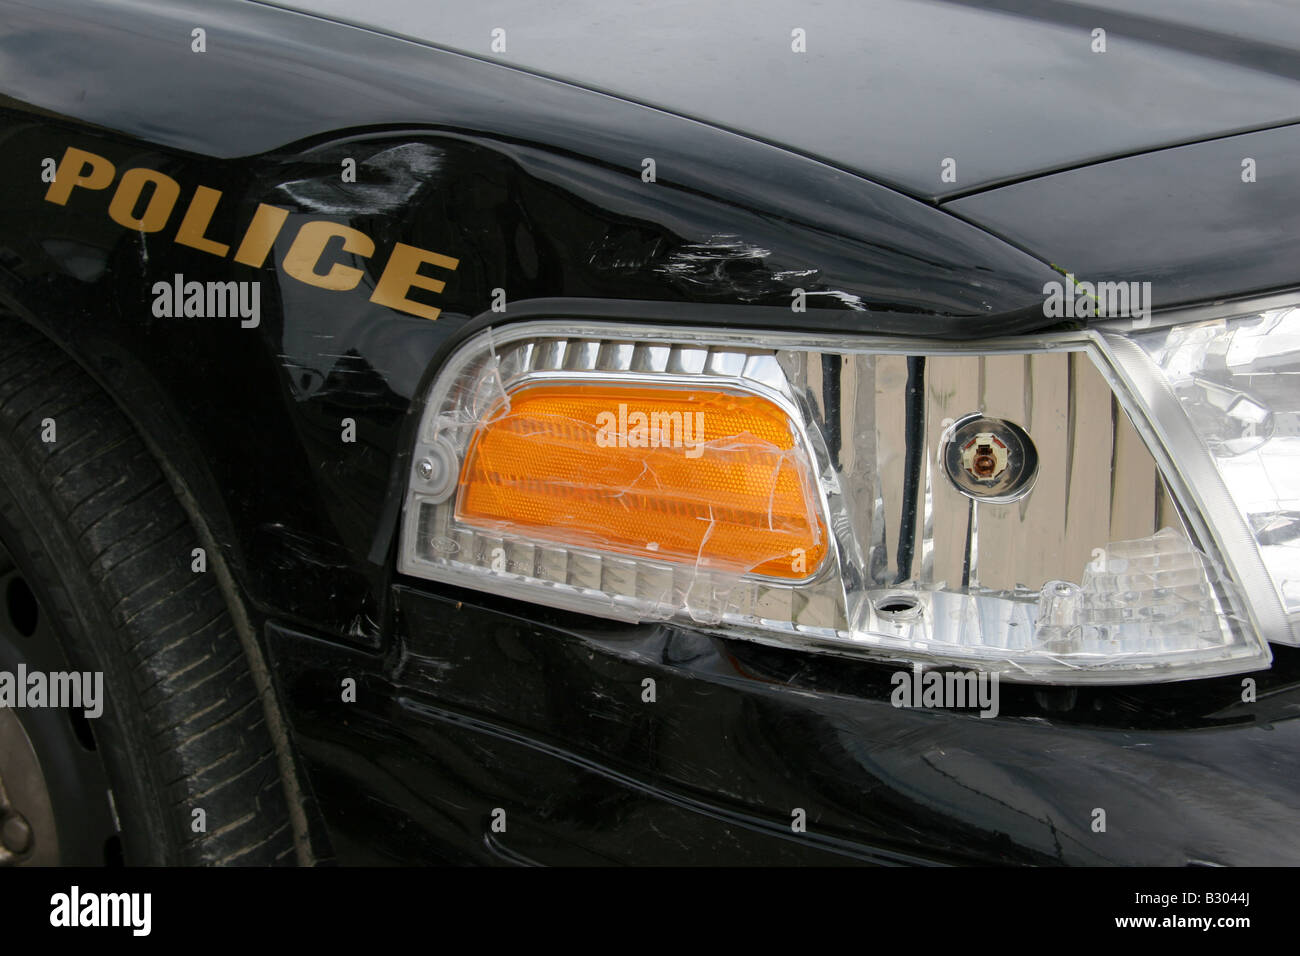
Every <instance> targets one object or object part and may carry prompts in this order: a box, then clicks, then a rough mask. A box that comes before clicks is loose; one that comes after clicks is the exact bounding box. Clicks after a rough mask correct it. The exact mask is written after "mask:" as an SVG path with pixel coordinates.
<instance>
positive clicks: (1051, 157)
mask: <svg viewBox="0 0 1300 956" xmlns="http://www.w3.org/2000/svg"><path fill="white" fill-rule="evenodd" d="M273 5H275V6H283V7H286V8H289V9H293V10H298V11H301V12H307V13H314V14H317V15H320V16H323V17H327V18H329V19H335V20H339V21H342V22H347V23H352V24H355V25H359V26H364V27H367V28H370V29H373V30H376V31H379V32H384V33H389V34H393V35H397V36H404V37H407V38H410V39H413V40H416V41H418V42H421V43H426V44H431V45H435V46H438V47H442V48H445V49H449V50H454V51H457V52H461V53H464V54H468V55H471V56H475V57H479V58H482V59H487V60H492V61H496V62H499V63H502V64H505V65H508V66H510V67H513V68H517V69H520V70H525V71H528V72H532V73H539V74H543V75H546V76H550V77H553V78H556V79H561V80H564V81H566V82H570V83H573V84H576V85H579V86H583V87H587V88H591V89H595V90H599V91H603V92H607V93H610V94H612V95H615V96H618V97H621V98H626V99H630V100H634V101H637V102H641V103H645V104H649V105H653V106H657V107H659V108H661V109H664V110H667V111H669V112H673V113H678V114H681V115H684V116H689V117H691V118H694V119H698V120H702V121H704V122H707V123H710V124H712V125H715V126H720V127H723V128H725V129H730V130H733V131H736V132H740V133H743V134H745V135H747V136H751V137H753V138H755V139H759V140H763V141H766V142H770V143H774V144H779V145H781V146H784V147H786V148H789V149H792V150H794V151H796V152H801V153H804V154H806V155H809V156H813V157H816V158H818V159H822V160H824V161H826V162H829V163H831V164H833V165H836V166H839V167H841V168H843V169H846V170H851V171H853V172H856V173H859V174H861V175H865V176H867V177H869V178H872V179H875V180H877V181H879V182H883V183H887V184H890V185H892V186H894V187H895V188H897V189H900V190H902V191H904V192H906V193H909V194H911V195H913V196H917V197H920V198H924V199H931V200H937V199H941V198H952V197H954V196H957V195H961V194H966V193H970V192H975V191H978V190H981V189H984V188H987V187H989V186H992V185H996V184H1000V183H1006V182H1011V181H1016V180H1021V179H1026V178H1030V177H1033V176H1037V175H1041V174H1043V173H1047V172H1052V171H1057V170H1062V169H1068V168H1072V167H1076V166H1081V165H1085V164H1088V163H1093V162H1097V161H1099V160H1103V159H1111V158H1115V157H1119V156H1124V155H1131V154H1136V153H1141V152H1145V151H1148V150H1151V149H1155V148H1159V147H1164V146H1170V145H1175V144H1182V143H1192V142H1196V141H1199V140H1204V139H1210V138H1214V137H1217V136H1222V135H1226V134H1230V133H1239V132H1246V131H1250V130H1256V129H1263V128H1267V127H1271V126H1278V125H1283V124H1286V123H1289V122H1294V121H1296V120H1297V119H1300V8H1297V7H1296V6H1295V5H1294V3H1292V2H1291V0H1252V2H1250V3H1225V2H1222V0H1148V2H1146V3H1144V4H1143V5H1142V7H1141V12H1140V13H1133V12H1129V10H1128V9H1127V7H1128V6H1129V4H1128V3H1127V0H1094V2H1091V3H1088V4H1077V3H1069V2H1059V0H978V2H976V0H870V2H864V0H824V2H822V3H819V4H817V5H816V6H810V7H808V8H800V9H796V8H793V7H791V6H790V5H789V4H788V3H786V2H785V0H710V2H707V3H701V2H698V0H685V2H662V3H655V4H639V5H635V6H633V5H630V4H629V5H621V4H610V3H608V2H606V0H554V2H549V3H532V2H525V0H479V2H477V3H473V4H461V3H438V4H430V3H428V2H427V0H388V2H383V3H372V4H360V5H358V4H357V3H355V0H288V2H285V3H275V4H273ZM796 30H801V31H803V37H804V42H805V44H806V52H803V53H796V52H793V50H792V46H794V45H795V43H796V41H795V40H794V39H792V37H793V36H794V32H795V31H796ZM1098 30H1101V31H1105V34H1104V39H1105V49H1104V52H1100V51H1099V49H1096V50H1095V49H1094V48H1099V47H1100V43H1099V40H1100V39H1101V37H1102V35H1101V34H1098V33H1095V31H1098ZM498 31H500V32H498ZM494 41H495V49H494ZM946 161H947V162H946ZM945 173H946V175H945Z"/></svg>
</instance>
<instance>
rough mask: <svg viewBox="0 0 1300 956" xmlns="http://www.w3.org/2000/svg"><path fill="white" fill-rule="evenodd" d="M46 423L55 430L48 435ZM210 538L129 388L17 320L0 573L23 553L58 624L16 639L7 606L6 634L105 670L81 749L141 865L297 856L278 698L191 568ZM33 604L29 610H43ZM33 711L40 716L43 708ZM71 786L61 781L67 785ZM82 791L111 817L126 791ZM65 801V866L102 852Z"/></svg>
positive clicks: (33, 583)
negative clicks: (118, 395) (280, 747)
mask: <svg viewBox="0 0 1300 956" xmlns="http://www.w3.org/2000/svg"><path fill="white" fill-rule="evenodd" d="M47 419H53V421H54V427H55V438H56V440H55V441H54V442H53V443H47V442H46V441H44V440H43V437H42V422H43V421H45V420H47ZM199 546H200V545H199V541H198V536H197V534H196V532H195V531H194V528H193V526H192V525H191V523H190V522H189V520H188V518H187V516H186V514H185V512H184V510H183V509H182V508H181V506H180V504H179V503H178V502H177V500H176V498H175V496H174V494H173V492H172V489H171V487H170V486H169V485H168V483H167V481H166V479H165V477H164V475H163V473H162V471H161V470H160V468H159V466H158V464H157V462H156V461H155V460H154V459H153V458H152V456H151V455H150V452H149V450H148V448H147V447H146V446H145V444H144V443H143V441H142V440H141V439H140V437H139V436H138V435H137V434H136V432H135V431H134V429H133V428H132V426H131V424H130V422H129V421H128V420H127V419H126V418H125V416H124V415H123V414H122V413H121V411H120V410H119V409H118V408H117V407H116V406H115V405H114V403H113V402H112V400H111V399H109V397H108V396H107V395H106V394H105V393H104V392H103V391H102V390H101V389H100V388H99V387H98V386H97V385H96V384H95V383H94V382H93V381H92V380H91V379H90V378H89V377H88V376H86V374H85V373H84V372H83V371H82V370H81V369H80V368H78V367H77V366H76V365H75V364H74V363H73V362H72V361H71V360H70V359H69V358H68V357H67V356H66V355H64V354H63V353H62V352H61V351H60V350H59V349H58V348H56V347H55V346H54V345H52V344H51V343H50V342H48V341H47V340H46V339H44V338H43V337H42V336H40V335H39V334H38V333H36V332H35V331H34V330H32V329H30V328H28V327H27V326H25V325H23V324H22V323H19V322H17V321H16V320H13V319H10V318H4V317H0V576H3V574H4V572H5V570H6V569H5V568H4V567H3V565H4V564H8V565H9V569H8V570H9V576H10V578H21V583H20V585H13V586H14V587H20V588H29V589H30V594H31V596H32V597H33V598H34V600H35V604H36V606H37V608H38V613H39V614H40V615H41V616H42V631H40V632H38V633H36V634H32V631H33V628H32V626H31V621H30V620H26V621H23V622H20V623H22V624H23V625H24V626H23V627H22V628H21V630H22V632H23V633H21V634H18V635H17V636H14V632H15V627H14V624H15V622H14V621H10V622H9V624H10V626H9V627H8V628H7V629H6V628H5V627H4V626H3V625H4V622H5V618H4V615H5V611H6V607H5V604H3V603H0V651H2V650H3V649H4V645H5V643H6V640H7V642H8V643H9V644H11V645H16V653H18V654H19V655H24V654H25V655H26V656H29V657H32V658H39V657H40V655H39V654H36V653H34V652H35V650H36V648H31V647H29V648H28V651H31V652H32V653H28V652H27V651H24V641H29V640H32V639H36V640H37V641H40V640H47V641H48V640H54V641H57V642H58V644H59V650H61V652H62V653H63V655H64V656H65V657H66V659H67V660H68V661H69V662H70V665H71V667H72V669H74V670H78V671H101V672H102V673H103V675H104V678H103V680H104V697H105V698H106V702H105V704H104V712H103V715H102V716H101V717H99V718H98V719H97V720H91V721H87V722H86V723H88V724H90V725H91V732H92V734H93V740H90V741H87V740H85V739H84V738H85V737H86V734H85V730H84V727H83V728H81V735H82V738H83V739H82V748H83V750H93V751H94V752H95V754H96V759H98V760H100V761H101V762H102V765H103V768H104V770H105V771H106V772H107V779H108V781H109V782H110V783H111V786H112V796H111V809H110V814H109V819H112V813H113V812H115V813H116V819H117V820H118V821H120V847H121V855H122V857H123V860H124V862H126V863H127V864H146V865H154V864H168V865H175V864H179V865H191V864H234V865H266V864H279V863H292V862H293V861H294V840H293V832H292V828H291V825H290V817H289V812H288V802H287V800H286V797H285V791H284V788H283V786H282V782H281V776H280V771H279V763H278V761H277V755H276V752H275V749H274V747H273V744H272V738H271V734H270V732H269V731H268V727H267V723H266V716H265V712H264V710H263V702H262V700H261V699H260V698H259V696H258V693H257V690H256V687H255V684H254V681H253V679H252V676H251V675H250V672H249V667H248V661H247V658H246V656H245V654H244V651H243V647H242V645H241V643H240V640H239V637H238V634H237V632H236V630H235V626H234V623H233V621H232V619H231V617H230V614H229V611H228V608H227V606H226V603H225V601H224V599H223V597H222V595H221V592H220V590H219V588H218V585H217V582H216V581H215V579H214V575H213V573H212V571H211V570H209V571H208V572H206V573H195V572H194V571H193V570H192V569H191V563H192V560H193V558H192V552H193V549H195V548H197V547H199ZM6 558H7V560H6ZM18 593H20V594H25V593H26V592H24V591H21V590H20V591H19V592H18ZM11 603H12V602H11ZM21 604H22V602H20V605H21ZM30 604H31V602H30V601H27V602H26V605H27V606H26V607H23V606H20V607H19V608H18V609H17V613H20V614H23V615H26V616H27V617H28V618H30V616H31V614H32V613H33V612H32V610H31V607H30ZM10 611H11V612H13V611H14V609H13V608H10ZM6 634H8V635H9V637H8V638H6ZM43 635H44V636H43ZM46 650H47V651H48V650H50V648H46ZM45 659H47V660H48V659H49V657H48V655H46V658H45ZM28 666H29V667H34V666H35V665H33V664H29V665H28ZM0 668H3V664H2V663H0ZM17 713H18V715H19V717H20V719H22V720H24V721H28V722H32V721H35V720H36V719H37V718H38V717H40V715H39V714H37V713H36V712H35V711H28V712H23V711H18V712H17ZM65 722H67V723H69V725H71V722H68V721H65ZM35 731H40V728H38V727H36V726H35V724H34V723H33V724H32V726H31V727H29V733H28V736H29V737H30V738H31V739H32V740H33V742H34V743H35V742H36V741H37V738H38V737H40V736H42V735H43V736H44V738H45V739H46V740H47V743H46V745H45V746H46V747H47V748H49V747H51V746H53V745H51V744H49V743H48V739H49V734H48V733H47V732H44V731H41V732H40V733H36V732H35ZM36 749H37V753H38V757H39V758H40V760H41V764H42V766H43V767H50V768H53V771H54V772H55V773H58V772H60V771H59V769H58V768H59V767H60V766H66V765H68V762H67V761H66V760H64V759H63V757H64V755H62V754H61V753H57V752H47V753H45V754H41V753H40V745H39V744H37V747H36ZM57 749H58V748H57V747H55V750H57ZM92 777H93V775H88V776H87V779H91V778H92ZM68 786H69V781H68V780H67V779H53V780H50V781H49V790H50V792H51V794H52V795H56V794H57V792H58V791H60V790H67V789H68ZM85 787H86V788H90V787H91V785H89V784H87V785H85ZM74 789H75V788H74ZM78 799H80V800H81V801H83V806H82V808H81V812H82V813H83V814H84V815H85V816H86V817H87V818H94V817H95V816H96V815H97V814H98V813H99V804H100V803H104V802H109V799H110V798H108V796H107V795H106V794H104V793H102V792H101V793H96V792H93V790H92V792H84V793H81V794H79V795H78ZM59 802H60V801H59V800H58V799H55V800H54V803H55V817H56V821H57V828H58V832H59V835H60V839H59V842H60V845H61V846H66V847H68V852H66V853H64V854H63V857H64V858H63V860H62V862H74V861H75V862H86V861H85V860H84V854H80V855H79V854H78V853H74V852H72V848H74V847H79V846H80V847H84V846H85V844H86V838H85V837H86V835H85V834H84V833H79V832H78V830H79V828H81V827H82V826H83V824H82V822H81V821H79V820H78V819H75V818H72V819H70V818H69V816H68V814H69V811H68V809H67V807H66V803H67V801H66V800H64V801H63V802H64V804H65V807H64V810H63V812H62V814H60V810H59ZM92 810H93V811H94V812H93V813H92V812H90V811H92ZM196 810H202V811H203V816H204V822H205V824H206V826H205V829H204V830H203V831H202V832H196V828H195V825H194V824H195V821H196V819H197V815H196V814H195V812H194V811H196ZM71 812H72V813H74V814H75V813H76V807H75V806H74V807H73V809H72V811H71ZM60 816H61V817H62V818H61V819H60ZM91 842H92V843H93V842H94V838H93V835H92V838H91ZM109 843H112V838H111V837H110V840H109ZM107 855H108V856H109V857H110V858H111V857H112V856H113V853H112V852H108V854H107Z"/></svg>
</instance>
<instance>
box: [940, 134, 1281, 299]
mask: <svg viewBox="0 0 1300 956" xmlns="http://www.w3.org/2000/svg"><path fill="white" fill-rule="evenodd" d="M1246 159H1251V160H1253V161H1254V168H1253V177H1254V181H1253V182H1246V181H1244V180H1243V178H1242V177H1243V174H1244V173H1246V170H1245V169H1243V166H1242V162H1243V160H1246ZM944 208H945V209H948V210H949V211H951V212H954V213H956V214H957V215H959V216H964V217H966V218H968V219H970V220H971V221H973V222H976V223H978V224H979V225H981V226H984V227H985V228H987V229H990V230H992V231H993V232H996V233H998V234H1000V235H1003V236H1005V237H1006V238H1008V239H1009V240H1011V241H1012V242H1015V243H1017V244H1018V245H1020V246H1022V247H1024V248H1029V249H1033V250H1034V251H1035V252H1037V253H1038V254H1040V255H1042V256H1043V257H1044V258H1046V259H1047V260H1048V261H1049V262H1053V263H1055V264H1056V265H1058V266H1059V267H1060V268H1061V269H1062V270H1069V271H1071V272H1073V273H1074V274H1075V275H1076V276H1077V277H1079V278H1080V279H1087V280H1089V281H1093V282H1105V281H1125V282H1150V283H1151V298H1152V301H1153V303H1154V305H1155V306H1156V307H1157V308H1160V307H1165V306H1172V305H1180V304H1187V303H1194V302H1199V301H1203V300H1206V299H1219V298H1227V297H1229V296H1233V295H1244V294H1247V293H1255V292H1260V291H1262V290H1266V289H1283V288H1288V287H1293V286H1295V285H1296V284H1297V282H1300V267H1298V266H1297V264H1298V263H1300V229H1297V228H1296V220H1295V211H1296V210H1297V209H1300V127H1297V126H1288V127H1286V128H1284V129H1275V130H1266V131H1263V132H1258V133H1249V134H1247V135H1244V136H1231V137H1228V138H1226V139H1220V140H1216V141H1214V142H1212V143H1201V144H1199V145H1196V146H1184V147H1180V148H1176V149H1166V150H1161V151H1159V152H1154V153H1148V154H1146V155H1144V156H1133V157H1129V158H1127V159H1118V160H1115V161H1113V162H1109V163H1101V164H1099V165H1097V166H1089V167H1087V168H1085V169H1075V170H1070V171H1069V172H1064V173H1057V174H1056V175H1054V176H1046V177H1044V178H1042V179H1035V180H1033V181H1031V182H1025V183H1017V184H1016V185H1013V186H1005V187H1003V188H1001V189H994V190H991V191H989V192H985V193H980V194H979V195H978V196H970V197H967V198H965V199H958V200H956V201H955V202H951V203H947V204H946V205H945V206H944Z"/></svg>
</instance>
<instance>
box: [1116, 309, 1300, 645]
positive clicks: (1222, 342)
mask: <svg viewBox="0 0 1300 956" xmlns="http://www.w3.org/2000/svg"><path fill="white" fill-rule="evenodd" d="M1131 338H1132V340H1133V341H1134V342H1136V343H1137V344H1138V345H1139V346H1141V348H1142V349H1143V351H1144V352H1146V354H1147V355H1148V356H1149V357H1150V359H1151V361H1152V362H1153V363H1154V364H1155V365H1156V366H1157V367H1158V368H1159V369H1160V371H1161V373H1163V375H1164V376H1165V378H1166V380H1167V381H1168V384H1169V386H1170V387H1171V388H1172V389H1173V392H1174V394H1175V395H1176V396H1177V398H1178V401H1179V403H1180V405H1181V406H1182V409H1183V411H1184V413H1185V414H1186V415H1187V417H1188V419H1189V420H1190V422H1191V424H1192V427H1193V428H1194V429H1195V431H1196V434H1197V435H1198V437H1199V438H1200V440H1201V441H1202V442H1203V443H1204V446H1205V449H1206V450H1208V451H1209V453H1210V455H1211V456H1212V457H1213V460H1214V463H1215V466H1216V467H1217V469H1218V472H1219V474H1220V475H1221V476H1222V479H1223V482H1224V485H1225V486H1226V487H1227V490H1228V493H1229V495H1230V496H1231V498H1232V500H1233V502H1234V503H1235V504H1236V506H1237V508H1238V509H1239V510H1240V513H1241V515H1242V516H1243V517H1244V518H1245V520H1246V522H1247V524H1248V525H1249V527H1250V530H1251V532H1252V533H1253V534H1254V537H1255V540H1256V543H1257V547H1258V552H1259V555H1260V556H1261V557H1262V559H1263V562H1264V565H1265V567H1266V568H1267V570H1268V574H1269V576H1270V578H1271V579H1272V582H1273V585H1274V587H1275V588H1276V590H1277V594H1278V597H1279V598H1280V600H1281V602H1282V604H1283V606H1284V608H1285V610H1286V612H1287V613H1288V614H1289V615H1298V614H1300V309H1297V308H1282V309H1274V310H1270V311H1267V312H1262V313H1257V314H1253V315H1246V316H1241V317H1239V318H1232V319H1219V320H1214V321H1209V322H1199V323H1196V324H1191V325H1177V326H1173V327H1171V328H1165V329H1159V330H1154V331H1149V332H1143V333H1140V334H1135V335H1132V336H1131ZM1275 639H1276V638H1275Z"/></svg>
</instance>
